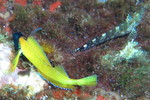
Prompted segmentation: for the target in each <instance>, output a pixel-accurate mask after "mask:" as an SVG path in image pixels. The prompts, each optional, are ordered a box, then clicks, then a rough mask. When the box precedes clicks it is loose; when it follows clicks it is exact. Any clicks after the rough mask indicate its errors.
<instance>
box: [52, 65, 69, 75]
mask: <svg viewBox="0 0 150 100" xmlns="http://www.w3.org/2000/svg"><path fill="white" fill-rule="evenodd" d="M54 68H55V69H56V70H57V71H58V72H60V73H61V74H63V75H64V76H66V77H68V78H69V76H68V74H67V73H66V71H65V69H64V67H63V66H60V65H58V66H55V67H54Z"/></svg>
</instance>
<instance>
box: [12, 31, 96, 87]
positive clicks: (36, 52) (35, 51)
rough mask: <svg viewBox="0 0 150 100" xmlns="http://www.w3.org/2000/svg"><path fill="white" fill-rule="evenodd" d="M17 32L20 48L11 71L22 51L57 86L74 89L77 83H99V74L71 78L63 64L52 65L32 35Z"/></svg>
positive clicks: (79, 84)
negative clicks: (27, 35)
mask: <svg viewBox="0 0 150 100" xmlns="http://www.w3.org/2000/svg"><path fill="white" fill-rule="evenodd" d="M15 34H17V38H18V40H17V42H19V45H20V49H19V50H18V53H17V55H16V57H15V58H14V60H13V62H12V66H11V71H14V70H15V68H16V66H17V63H18V61H19V57H20V54H21V53H22V54H23V55H24V56H25V57H26V58H27V59H28V60H29V61H30V62H31V63H32V64H33V65H34V66H35V67H36V68H37V70H38V72H39V73H40V75H42V77H43V78H44V79H46V80H47V81H48V82H50V83H51V84H53V85H54V86H56V87H60V88H62V89H73V88H74V86H75V85H78V86H95V85H96V84H97V75H92V76H88V77H85V78H81V79H71V78H69V77H68V75H67V73H66V72H65V70H64V68H63V67H62V66H56V67H52V65H51V64H50V62H49V60H48V58H47V56H46V55H45V53H44V51H43V49H42V47H41V46H40V45H39V44H38V43H37V41H36V40H35V39H34V38H33V37H32V36H29V37H28V38H27V39H26V38H25V37H24V36H23V35H22V34H21V33H15Z"/></svg>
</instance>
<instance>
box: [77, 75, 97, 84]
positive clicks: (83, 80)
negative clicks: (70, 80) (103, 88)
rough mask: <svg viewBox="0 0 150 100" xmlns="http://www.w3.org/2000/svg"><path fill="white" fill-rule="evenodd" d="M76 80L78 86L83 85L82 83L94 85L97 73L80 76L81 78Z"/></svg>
mask: <svg viewBox="0 0 150 100" xmlns="http://www.w3.org/2000/svg"><path fill="white" fill-rule="evenodd" d="M77 81H78V83H77V85H79V86H83V85H86V86H95V85H97V75H92V76H88V77H85V78H81V79H78V80H77Z"/></svg>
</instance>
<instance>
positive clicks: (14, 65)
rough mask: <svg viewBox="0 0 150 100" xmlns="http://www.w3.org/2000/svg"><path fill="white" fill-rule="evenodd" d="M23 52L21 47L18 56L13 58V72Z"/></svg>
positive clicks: (11, 69) (11, 68) (11, 70)
mask: <svg viewBox="0 0 150 100" xmlns="http://www.w3.org/2000/svg"><path fill="white" fill-rule="evenodd" d="M21 53H22V50H21V49H20V50H18V53H17V55H16V57H15V58H14V59H13V61H12V63H11V67H10V72H13V71H14V70H15V69H16V67H17V64H18V61H19V57H20V54H21Z"/></svg>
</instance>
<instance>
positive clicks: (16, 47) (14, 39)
mask: <svg viewBox="0 0 150 100" xmlns="http://www.w3.org/2000/svg"><path fill="white" fill-rule="evenodd" d="M22 36H23V34H22V33H21V32H16V33H14V34H13V41H14V47H15V50H16V51H17V50H18V49H19V38H20V37H22Z"/></svg>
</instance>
